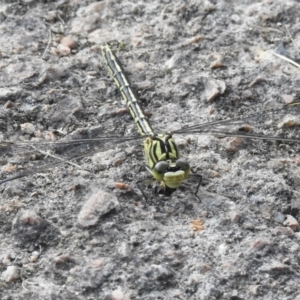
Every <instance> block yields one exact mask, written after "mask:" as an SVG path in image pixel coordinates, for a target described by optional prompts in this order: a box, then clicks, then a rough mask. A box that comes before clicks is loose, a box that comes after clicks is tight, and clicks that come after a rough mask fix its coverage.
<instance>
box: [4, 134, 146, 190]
mask: <svg viewBox="0 0 300 300" xmlns="http://www.w3.org/2000/svg"><path fill="white" fill-rule="evenodd" d="M77 136H78V135H75V137H77ZM73 137H74V136H71V137H65V138H64V139H62V140H60V141H58V142H48V143H47V142H34V143H30V142H23V143H10V142H2V143H0V154H1V156H10V159H7V160H8V161H9V160H12V163H13V164H17V165H24V166H25V167H24V169H23V170H21V171H19V170H20V168H19V167H16V166H13V165H11V164H9V165H8V166H7V167H6V168H5V169H6V172H4V173H14V171H16V172H15V174H13V175H12V176H10V177H6V175H5V178H3V179H2V180H1V181H0V184H1V183H4V182H8V181H11V180H14V179H17V178H21V177H25V176H28V175H32V174H35V173H40V172H43V171H45V170H47V169H50V168H53V167H56V166H58V165H61V164H64V163H71V164H72V161H74V160H77V159H80V158H83V157H87V156H91V155H93V154H95V153H97V152H103V151H106V150H108V149H112V148H115V147H116V145H118V144H121V143H122V144H123V143H125V142H131V143H132V142H135V141H140V139H141V137H140V136H130V137H98V138H89V139H72V138H73ZM22 168H23V167H22ZM22 168H21V169H22Z"/></svg>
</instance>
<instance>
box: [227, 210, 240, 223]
mask: <svg viewBox="0 0 300 300" xmlns="http://www.w3.org/2000/svg"><path fill="white" fill-rule="evenodd" d="M229 218H230V220H231V221H232V222H234V223H238V222H239V220H240V219H241V215H239V213H238V212H236V211H231V212H230V213H229Z"/></svg>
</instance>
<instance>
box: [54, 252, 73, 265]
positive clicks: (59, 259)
mask: <svg viewBox="0 0 300 300" xmlns="http://www.w3.org/2000/svg"><path fill="white" fill-rule="evenodd" d="M69 260H70V255H69V254H66V255H60V256H56V257H55V258H54V259H53V262H54V264H56V265H61V264H63V263H65V262H68V261H69Z"/></svg>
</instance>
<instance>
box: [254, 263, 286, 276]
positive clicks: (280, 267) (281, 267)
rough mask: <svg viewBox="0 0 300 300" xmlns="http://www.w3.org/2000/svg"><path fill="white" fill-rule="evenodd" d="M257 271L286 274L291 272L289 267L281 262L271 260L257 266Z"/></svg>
mask: <svg viewBox="0 0 300 300" xmlns="http://www.w3.org/2000/svg"><path fill="white" fill-rule="evenodd" d="M259 271H260V272H263V273H278V274H287V273H290V272H291V270H290V267H289V266H287V265H285V264H283V263H281V262H273V263H271V264H265V265H263V266H262V267H260V268H259Z"/></svg>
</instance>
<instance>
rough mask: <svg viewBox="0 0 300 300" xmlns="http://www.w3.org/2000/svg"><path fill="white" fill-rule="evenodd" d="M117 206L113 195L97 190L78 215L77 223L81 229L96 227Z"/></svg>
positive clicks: (117, 203)
mask: <svg viewBox="0 0 300 300" xmlns="http://www.w3.org/2000/svg"><path fill="white" fill-rule="evenodd" d="M118 206H119V202H118V200H117V198H116V197H115V196H114V195H113V194H109V193H107V192H105V191H102V190H99V191H97V192H96V193H94V194H92V195H91V196H90V198H89V199H88V200H87V201H86V203H85V204H84V205H83V207H82V209H81V211H80V212H79V215H78V223H79V224H80V225H81V226H83V227H89V226H94V225H96V224H97V223H98V222H99V220H100V219H101V217H102V216H104V215H105V214H107V213H109V212H110V211H112V210H113V209H115V208H116V207H118Z"/></svg>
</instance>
